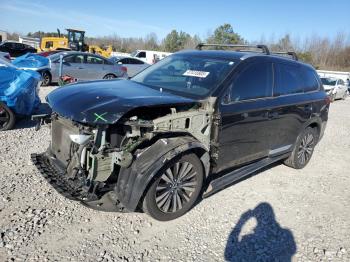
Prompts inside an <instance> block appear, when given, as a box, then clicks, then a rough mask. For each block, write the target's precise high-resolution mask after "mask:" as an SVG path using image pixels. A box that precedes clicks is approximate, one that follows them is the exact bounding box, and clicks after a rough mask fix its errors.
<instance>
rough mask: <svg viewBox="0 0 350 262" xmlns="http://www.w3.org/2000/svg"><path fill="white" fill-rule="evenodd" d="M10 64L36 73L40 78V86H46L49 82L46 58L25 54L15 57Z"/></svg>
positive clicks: (48, 67)
mask: <svg viewBox="0 0 350 262" xmlns="http://www.w3.org/2000/svg"><path fill="white" fill-rule="evenodd" d="M12 64H13V65H14V66H16V67H17V68H19V69H25V70H33V71H37V72H38V73H39V74H41V76H42V85H43V86H47V85H48V84H49V83H50V80H51V74H50V70H51V68H50V60H49V59H48V58H47V57H43V56H39V55H37V54H32V53H27V54H25V55H22V56H20V57H17V58H16V59H15V60H13V61H12Z"/></svg>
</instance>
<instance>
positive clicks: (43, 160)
mask: <svg viewBox="0 0 350 262" xmlns="http://www.w3.org/2000/svg"><path fill="white" fill-rule="evenodd" d="M31 159H32V162H33V163H34V165H35V166H36V167H37V169H38V170H39V172H40V173H41V175H42V176H43V177H44V178H45V179H46V181H47V182H48V183H49V184H50V185H51V186H52V187H53V188H54V189H55V190H56V191H57V192H58V193H60V194H62V195H63V196H65V197H66V198H68V199H70V200H74V201H79V202H81V203H82V204H84V205H85V206H88V207H90V208H93V209H96V210H101V211H109V212H128V210H127V209H125V207H124V206H123V205H122V204H121V203H120V201H119V200H118V199H117V196H116V194H115V192H114V191H109V192H107V193H106V194H104V195H103V196H102V197H101V198H100V199H96V200H91V198H90V196H89V192H88V191H86V190H84V188H82V187H81V185H80V184H79V183H77V182H76V181H74V180H72V179H70V178H68V177H67V176H66V175H65V171H64V170H62V169H61V168H60V167H59V163H58V161H57V160H55V159H54V158H53V157H52V156H49V154H48V152H45V153H43V154H32V155H31ZM89 199H90V200H89Z"/></svg>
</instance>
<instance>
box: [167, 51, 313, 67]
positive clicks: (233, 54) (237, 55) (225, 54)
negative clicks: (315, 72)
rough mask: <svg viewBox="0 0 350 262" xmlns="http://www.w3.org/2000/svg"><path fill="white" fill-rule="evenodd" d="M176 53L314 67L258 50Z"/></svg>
mask: <svg viewBox="0 0 350 262" xmlns="http://www.w3.org/2000/svg"><path fill="white" fill-rule="evenodd" d="M176 54H186V55H193V56H198V57H206V58H213V59H215V58H218V59H225V60H230V59H232V60H245V59H247V58H250V57H269V58H272V59H273V60H276V61H281V62H292V63H297V64H301V65H304V66H307V67H310V68H312V69H314V68H313V67H312V66H311V65H309V64H306V63H303V62H301V61H297V60H293V59H291V58H289V57H286V56H283V55H277V54H273V53H271V54H270V55H267V54H265V53H259V52H249V51H248V52H243V51H230V50H183V51H179V52H176V53H174V55H176Z"/></svg>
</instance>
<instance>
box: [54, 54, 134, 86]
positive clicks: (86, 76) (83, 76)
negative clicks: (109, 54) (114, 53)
mask: <svg viewBox="0 0 350 262" xmlns="http://www.w3.org/2000/svg"><path fill="white" fill-rule="evenodd" d="M61 55H63V66H62V75H69V76H72V77H74V78H76V79H78V81H80V80H96V79H113V78H127V77H128V74H127V68H126V67H125V66H122V65H118V64H114V63H112V62H111V61H109V60H108V59H106V58H104V57H102V56H99V55H95V54H91V53H83V52H76V51H68V52H61V53H58V54H54V55H50V56H48V57H47V58H48V59H50V60H51V72H50V82H55V83H56V82H58V80H59V70H60V69H59V68H60V56H61Z"/></svg>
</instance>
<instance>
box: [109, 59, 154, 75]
mask: <svg viewBox="0 0 350 262" xmlns="http://www.w3.org/2000/svg"><path fill="white" fill-rule="evenodd" d="M109 60H110V61H112V62H113V63H115V64H119V65H123V66H125V67H126V68H127V69H128V76H130V77H133V76H134V75H136V74H137V73H138V72H140V71H142V70H143V69H145V68H147V67H149V66H150V64H148V63H146V62H144V61H142V60H140V59H137V58H133V57H116V56H115V57H111V58H110V59H109Z"/></svg>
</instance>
